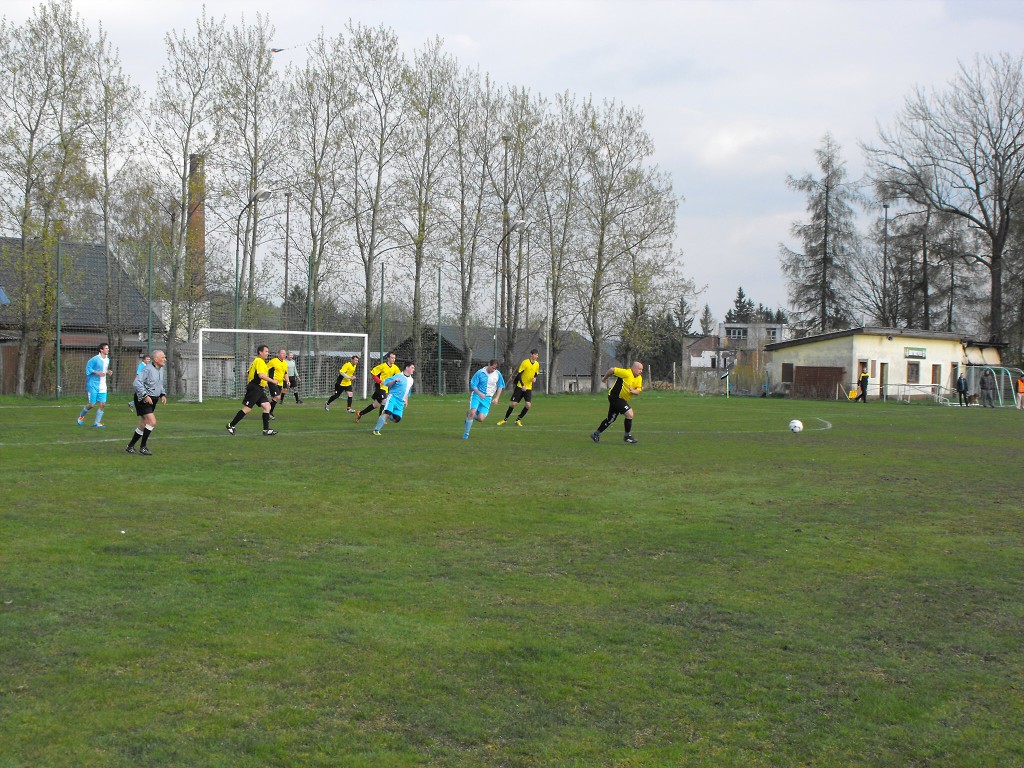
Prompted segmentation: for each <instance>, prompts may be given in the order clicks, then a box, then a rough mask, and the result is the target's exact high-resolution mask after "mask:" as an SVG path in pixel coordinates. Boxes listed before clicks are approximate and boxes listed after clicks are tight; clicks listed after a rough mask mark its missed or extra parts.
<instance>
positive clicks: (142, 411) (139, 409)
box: [135, 395, 160, 416]
mask: <svg viewBox="0 0 1024 768" xmlns="http://www.w3.org/2000/svg"><path fill="white" fill-rule="evenodd" d="M149 399H150V400H152V401H153V402H152V403H147V402H146V401H145V400H139V396H138V395H135V413H137V414H138V415H139V416H148V415H149V414H151V413H153V412H154V411H155V410H156V404H157V403H159V402H160V398H159V397H151V398H149Z"/></svg>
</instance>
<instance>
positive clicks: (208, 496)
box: [0, 392, 1024, 768]
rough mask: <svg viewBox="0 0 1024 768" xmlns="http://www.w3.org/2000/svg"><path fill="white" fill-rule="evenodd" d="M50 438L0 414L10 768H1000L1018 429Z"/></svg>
mask: <svg viewBox="0 0 1024 768" xmlns="http://www.w3.org/2000/svg"><path fill="white" fill-rule="evenodd" d="M56 405H58V404H55V403H54V402H53V401H42V400H18V399H14V398H0V425H2V430H0V473H2V474H0V477H2V478H3V481H2V482H3V489H2V490H3V492H2V495H0V498H2V499H3V503H2V505H0V506H2V509H3V511H2V513H0V520H2V531H0V535H2V539H0V599H2V604H0V766H3V768H7V767H8V766H75V768H80V767H82V766H131V767H132V768H138V767H139V766H160V767H161V768H166V767H167V766H183V767H184V766H189V767H190V768H193V767H195V766H224V767H225V768H228V767H231V768H237V767H239V766H253V767H255V766H374V767H375V768H378V767H380V766H421V765H440V766H597V765H601V766H605V765H615V766H666V765H687V766H789V765H807V766H967V765H970V766H1000V768H1003V767H1004V766H1009V765H1021V764H1022V763H1024V674H1022V672H1024V669H1022V658H1024V654H1022V651H1021V648H1022V640H1021V638H1022V637H1024V589H1022V586H1024V583H1022V582H1024V577H1022V574H1024V522H1022V521H1024V514H1022V510H1021V490H1022V487H1024V483H1022V480H1021V477H1022V475H1021V460H1022V458H1024V451H1022V449H1021V436H1022V429H1024V416H1022V415H1021V414H1020V413H1018V412H1016V411H1011V410H1000V411H992V410H981V409H978V408H971V409H960V408H941V407H935V406H923V405H921V406H918V405H915V406H906V405H898V404H884V403H878V402H873V403H869V404H868V405H866V406H864V405H860V404H851V403H845V402H841V403H836V402H809V401H781V400H758V399H731V400H725V399H723V398H699V397H694V396H683V395H678V394H671V393H654V392H651V393H645V394H644V395H643V396H642V397H641V398H639V400H637V419H636V423H635V425H634V432H635V434H636V435H637V437H638V439H639V440H640V441H641V442H640V444H639V445H635V446H628V445H625V444H623V442H622V438H621V435H622V428H621V421H620V422H619V423H617V424H615V425H613V427H612V428H611V429H609V430H608V431H607V432H606V433H605V437H604V439H603V440H602V442H601V444H600V445H594V444H593V443H592V442H591V441H590V439H589V433H590V432H591V431H592V430H593V428H594V426H595V425H596V424H597V422H598V421H599V420H600V419H601V418H602V417H603V415H604V412H605V401H604V399H603V398H601V397H590V396H559V397H549V398H544V397H538V398H537V401H536V405H535V407H534V409H533V412H532V413H531V414H530V416H529V418H528V419H527V422H526V424H527V426H526V427H525V428H522V429H519V428H517V427H515V426H514V425H513V424H509V425H506V426H504V427H501V428H500V429H499V428H497V427H496V426H495V423H496V421H497V419H498V418H500V416H501V415H502V414H503V413H504V407H503V406H501V407H499V408H497V409H496V410H495V412H493V413H492V415H491V416H490V418H489V419H488V421H487V422H486V423H484V424H477V425H476V426H475V428H474V429H473V432H472V437H471V439H470V440H469V441H462V440H460V439H459V437H460V435H461V431H462V421H463V418H464V413H465V407H466V399H465V398H462V397H454V398H453V397H449V398H444V399H440V398H432V397H425V396H423V397H414V399H413V403H412V406H411V408H410V409H409V411H408V413H407V418H406V419H405V420H404V421H403V422H402V423H401V424H398V425H393V424H389V425H388V426H387V427H386V428H385V430H384V434H383V436H382V437H380V438H375V437H372V436H371V435H370V433H369V429H370V427H371V426H372V423H365V422H364V423H363V424H360V425H356V424H354V423H352V417H351V416H346V415H345V414H344V413H343V412H342V411H343V410H344V408H343V405H344V403H343V401H342V407H341V408H338V407H335V408H334V411H333V412H332V413H330V414H327V413H325V412H324V411H323V408H322V404H321V403H311V404H308V405H305V406H303V407H297V406H295V405H294V404H288V405H285V406H281V407H279V408H278V415H279V417H278V419H277V420H276V421H275V422H274V427H275V428H277V429H279V430H280V432H281V434H280V435H278V436H277V437H273V438H264V437H262V436H260V435H259V428H260V425H259V418H258V416H256V415H250V416H249V417H247V418H246V419H245V421H243V422H242V424H241V425H240V428H239V432H238V434H237V435H236V436H235V437H230V436H229V435H227V433H226V432H225V430H224V423H225V422H226V421H227V420H228V419H229V418H230V417H231V416H232V414H234V412H235V411H236V410H237V407H238V406H237V403H234V402H226V401H221V402H214V403H206V404H203V405H186V404H173V403H172V404H170V405H168V406H162V407H161V408H160V409H159V410H158V412H157V415H158V418H159V426H158V428H157V431H156V433H155V434H154V437H153V439H152V440H151V443H150V447H151V448H152V450H153V452H154V454H155V455H154V456H153V457H152V458H145V457H140V456H128V455H126V454H125V453H124V452H123V448H124V445H125V443H126V442H127V439H128V437H129V436H130V434H131V431H132V429H133V428H134V423H135V420H134V418H133V417H132V416H131V414H130V413H129V412H128V409H127V408H126V407H124V406H123V405H120V404H118V405H112V406H111V409H110V410H109V411H108V415H107V419H106V421H107V425H108V428H107V429H106V430H103V431H101V430H94V429H90V428H88V427H84V428H78V427H76V426H75V423H74V417H75V415H76V414H77V411H78V405H79V404H78V403H77V401H76V402H74V403H71V402H68V401H62V402H61V403H59V406H60V407H55V406H56ZM517 412H518V411H517ZM791 418H800V419H802V420H803V421H804V424H805V425H806V429H805V431H804V432H803V433H802V434H799V435H793V434H791V433H790V432H789V431H788V430H787V429H786V425H787V423H788V421H789V420H790V419H791ZM122 531H123V533H122Z"/></svg>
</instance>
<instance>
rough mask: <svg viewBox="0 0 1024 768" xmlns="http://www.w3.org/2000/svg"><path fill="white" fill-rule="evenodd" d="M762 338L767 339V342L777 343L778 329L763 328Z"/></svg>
mask: <svg viewBox="0 0 1024 768" xmlns="http://www.w3.org/2000/svg"><path fill="white" fill-rule="evenodd" d="M764 337H765V338H766V339H768V341H778V340H779V329H778V328H765V329H764Z"/></svg>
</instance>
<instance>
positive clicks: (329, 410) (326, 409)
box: [324, 403, 331, 413]
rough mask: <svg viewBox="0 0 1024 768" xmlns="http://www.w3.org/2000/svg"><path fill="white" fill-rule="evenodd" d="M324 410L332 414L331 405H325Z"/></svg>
mask: <svg viewBox="0 0 1024 768" xmlns="http://www.w3.org/2000/svg"><path fill="white" fill-rule="evenodd" d="M324 410H325V411H327V412H328V413H330V412H331V404H330V403H324Z"/></svg>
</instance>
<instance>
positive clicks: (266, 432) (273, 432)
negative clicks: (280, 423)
mask: <svg viewBox="0 0 1024 768" xmlns="http://www.w3.org/2000/svg"><path fill="white" fill-rule="evenodd" d="M263 434H264V436H265V437H270V436H271V435H276V434H277V430H276V429H264V430H263Z"/></svg>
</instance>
